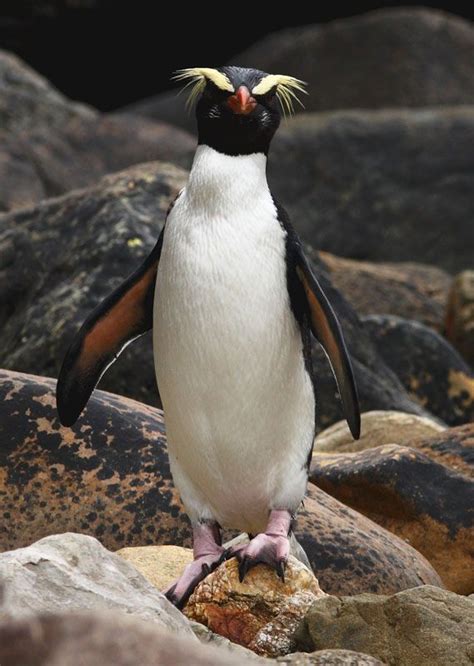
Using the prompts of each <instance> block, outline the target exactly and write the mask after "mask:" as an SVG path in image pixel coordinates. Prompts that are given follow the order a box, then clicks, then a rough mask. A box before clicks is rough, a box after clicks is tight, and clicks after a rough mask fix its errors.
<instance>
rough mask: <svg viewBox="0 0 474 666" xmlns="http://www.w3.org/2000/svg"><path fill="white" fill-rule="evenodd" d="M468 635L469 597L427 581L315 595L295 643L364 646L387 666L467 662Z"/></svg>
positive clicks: (471, 624)
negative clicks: (385, 592) (387, 589)
mask: <svg viewBox="0 0 474 666" xmlns="http://www.w3.org/2000/svg"><path fill="white" fill-rule="evenodd" d="M473 636H474V602H473V601H471V600H470V599H467V598H466V597H462V596H459V595H457V594H454V593H453V592H448V591H447V590H440V589H439V588H437V587H431V586H429V585H428V586H423V587H418V588H414V589H411V590H405V591H404V592H399V593H398V594H395V595H393V596H379V595H373V594H360V595H357V596H353V597H343V598H341V599H337V598H335V597H325V598H322V599H319V600H318V601H316V602H315V603H314V605H313V606H312V608H311V610H310V611H309V612H308V613H307V615H306V618H305V620H304V623H303V624H302V626H301V632H300V634H299V635H298V639H299V640H298V645H299V647H300V648H303V649H304V650H306V651H312V650H322V649H325V648H338V649H346V650H355V651H356V652H358V651H362V652H367V653H369V654H371V655H373V656H374V657H377V658H378V659H381V660H382V661H383V662H384V663H387V664H392V665H393V666H435V664H436V666H437V665H438V664H439V666H441V665H443V666H444V665H445V664H456V666H468V665H469V664H472V663H473V660H474V641H473Z"/></svg>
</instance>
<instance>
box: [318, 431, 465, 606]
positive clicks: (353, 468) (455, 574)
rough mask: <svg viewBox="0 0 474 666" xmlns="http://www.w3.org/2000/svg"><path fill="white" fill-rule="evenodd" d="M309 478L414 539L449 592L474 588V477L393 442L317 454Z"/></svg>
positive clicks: (402, 536)
mask: <svg viewBox="0 0 474 666" xmlns="http://www.w3.org/2000/svg"><path fill="white" fill-rule="evenodd" d="M310 477H311V480H312V481H313V483H316V484H317V485H318V486H319V487H320V488H323V489H324V490H325V491H326V492H328V493H330V494H331V495H333V496H334V497H336V498H337V499H338V500H340V501H341V502H344V504H347V505H348V506H351V507H352V508H354V509H356V510H357V511H360V512H361V513H363V514H364V515H366V516H368V517H369V518H371V519H372V520H373V521H374V522H376V523H378V524H379V525H382V526H383V527H385V528H386V529H388V530H390V531H391V532H393V533H394V534H397V535H398V536H399V537H400V538H401V539H404V540H405V541H406V542H407V543H410V544H411V545H412V546H413V547H414V548H416V549H417V550H418V551H419V552H420V553H422V554H423V555H424V556H425V557H426V558H427V559H428V560H429V562H430V563H431V564H432V565H433V567H434V568H435V569H436V571H437V572H438V574H439V575H440V576H441V578H442V580H443V582H444V584H445V585H446V587H448V588H449V589H450V590H453V591H455V592H459V593H462V594H468V593H470V592H473V591H474V567H473V552H472V544H473V542H474V510H473V507H474V481H473V480H471V479H469V478H468V477H466V476H464V475H462V474H459V473H455V472H453V471H452V470H451V469H449V468H448V467H446V466H444V465H442V464H439V463H437V462H435V461H433V460H431V459H430V458H428V457H427V456H425V455H424V454H423V453H420V452H419V451H416V450H414V449H411V448H408V447H402V446H397V445H394V444H388V445H386V446H381V447H377V448H375V449H368V450H366V451H360V452H357V453H340V454H325V455H323V456H321V457H319V456H317V455H316V456H314V457H313V460H312V464H311V474H310ZM321 584H323V583H322V581H321Z"/></svg>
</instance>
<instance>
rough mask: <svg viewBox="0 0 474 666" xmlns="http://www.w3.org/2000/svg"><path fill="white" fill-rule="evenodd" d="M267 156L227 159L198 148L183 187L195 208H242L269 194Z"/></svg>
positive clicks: (234, 156) (241, 156)
mask: <svg viewBox="0 0 474 666" xmlns="http://www.w3.org/2000/svg"><path fill="white" fill-rule="evenodd" d="M266 166H267V156H266V155H265V154H264V153H252V154H250V155H226V154H225V153H220V152H219V151H217V150H215V149H214V148H211V147H210V146H206V145H205V144H201V145H199V146H198V147H197V150H196V153H195V155H194V160H193V165H192V167H191V172H190V174H189V180H188V184H187V186H186V195H187V197H188V198H189V199H191V200H192V202H193V205H194V206H202V207H204V208H209V207H210V206H213V205H214V206H215V205H217V206H218V207H219V208H221V209H222V208H223V207H224V206H225V207H227V206H239V207H242V206H245V205H248V202H249V201H252V200H255V198H259V197H260V196H261V195H262V194H266V193H268V191H269V190H268V183H267V173H266Z"/></svg>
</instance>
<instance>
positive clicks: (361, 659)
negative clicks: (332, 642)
mask: <svg viewBox="0 0 474 666" xmlns="http://www.w3.org/2000/svg"><path fill="white" fill-rule="evenodd" d="M275 661H276V663H277V664H283V666H384V663H383V662H382V661H380V660H379V659H376V658H375V657H371V656H370V655H368V654H362V653H361V652H354V651H353V650H317V652H294V653H293V654H288V655H287V656H286V657H279V658H278V659H276V660H275Z"/></svg>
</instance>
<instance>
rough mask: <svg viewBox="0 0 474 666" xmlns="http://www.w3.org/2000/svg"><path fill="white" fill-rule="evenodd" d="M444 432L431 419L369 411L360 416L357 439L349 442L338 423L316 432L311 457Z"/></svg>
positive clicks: (344, 428)
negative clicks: (359, 431) (359, 432)
mask: <svg viewBox="0 0 474 666" xmlns="http://www.w3.org/2000/svg"><path fill="white" fill-rule="evenodd" d="M445 430H446V426H444V425H441V424H440V423H437V422H436V421H434V420H433V419H428V418H426V417H425V416H417V415H416V414H406V413H404V412H393V411H385V412H384V411H373V412H365V413H364V414H361V435H360V439H358V440H355V439H353V437H352V435H351V433H350V431H349V428H348V426H347V422H346V421H338V422H337V423H335V424H334V425H332V426H331V427H330V428H326V430H323V431H322V432H320V433H319V435H318V436H317V437H316V439H315V440H314V450H313V451H314V454H316V455H319V454H321V453H350V452H354V451H364V450H365V449H372V448H374V447H376V446H382V445H383V444H402V445H406V444H408V445H410V444H411V442H412V441H413V440H414V439H417V438H421V437H430V436H431V435H435V434H438V433H442V432H444V431H445Z"/></svg>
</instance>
